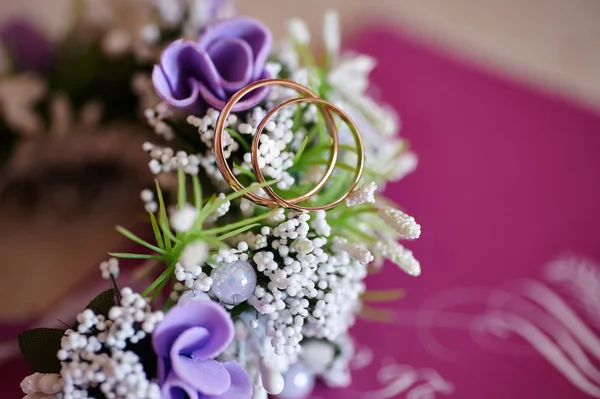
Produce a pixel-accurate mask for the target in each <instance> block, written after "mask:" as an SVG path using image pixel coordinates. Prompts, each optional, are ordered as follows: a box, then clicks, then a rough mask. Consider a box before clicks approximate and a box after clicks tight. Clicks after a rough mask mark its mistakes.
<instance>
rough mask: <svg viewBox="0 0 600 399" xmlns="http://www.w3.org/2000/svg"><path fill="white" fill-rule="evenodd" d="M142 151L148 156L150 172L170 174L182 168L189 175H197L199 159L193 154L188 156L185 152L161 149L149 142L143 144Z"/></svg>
mask: <svg viewBox="0 0 600 399" xmlns="http://www.w3.org/2000/svg"><path fill="white" fill-rule="evenodd" d="M142 148H143V150H144V151H146V152H147V153H148V154H149V155H150V158H152V159H151V160H150V162H149V163H148V168H149V169H150V172H152V173H153V174H155V175H158V174H160V173H162V172H172V171H176V170H177V169H179V168H183V170H184V172H185V173H187V174H189V175H197V174H198V170H199V165H200V164H201V159H200V158H199V157H198V156H197V155H194V154H188V153H186V152H185V151H177V152H175V151H174V150H173V149H172V148H171V147H161V146H159V145H156V144H152V143H150V142H145V143H144V144H143V146H142Z"/></svg>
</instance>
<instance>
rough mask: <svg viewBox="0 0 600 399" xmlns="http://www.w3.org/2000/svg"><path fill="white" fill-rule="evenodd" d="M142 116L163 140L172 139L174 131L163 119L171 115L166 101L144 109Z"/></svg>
mask: <svg viewBox="0 0 600 399" xmlns="http://www.w3.org/2000/svg"><path fill="white" fill-rule="evenodd" d="M144 116H145V117H146V120H147V121H148V124H149V125H150V126H151V127H153V128H154V131H155V132H156V134H157V135H159V136H162V137H163V138H164V139H165V140H173V138H174V137H175V133H173V129H172V128H171V127H170V126H169V125H168V124H167V123H166V122H165V119H167V118H169V117H171V116H173V112H172V110H171V109H170V108H169V106H168V105H167V104H166V103H160V104H158V105H157V106H156V108H154V109H152V108H148V109H146V111H145V112H144Z"/></svg>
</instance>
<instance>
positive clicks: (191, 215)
mask: <svg viewBox="0 0 600 399" xmlns="http://www.w3.org/2000/svg"><path fill="white" fill-rule="evenodd" d="M196 217H197V212H196V208H195V207H194V206H193V205H191V204H185V205H184V206H183V207H182V208H181V209H175V210H172V212H171V215H170V218H169V220H170V221H171V226H173V228H174V229H175V230H176V231H179V232H186V231H188V230H189V229H191V228H192V227H193V226H194V223H195V222H196Z"/></svg>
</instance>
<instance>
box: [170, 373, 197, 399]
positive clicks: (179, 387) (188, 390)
mask: <svg viewBox="0 0 600 399" xmlns="http://www.w3.org/2000/svg"><path fill="white" fill-rule="evenodd" d="M161 397H162V399H186V398H189V399H199V396H198V392H197V391H196V390H195V389H194V388H192V387H191V386H190V385H188V384H186V383H185V382H183V381H181V379H179V378H178V377H177V376H176V375H174V374H171V375H169V377H168V378H167V379H166V381H164V382H163V383H162V387H161Z"/></svg>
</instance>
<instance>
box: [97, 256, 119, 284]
mask: <svg viewBox="0 0 600 399" xmlns="http://www.w3.org/2000/svg"><path fill="white" fill-rule="evenodd" d="M100 271H101V272H102V278H103V279H105V280H110V278H111V276H112V277H113V278H117V277H119V261H118V260H117V259H115V258H110V259H109V260H107V261H104V262H102V263H100Z"/></svg>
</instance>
